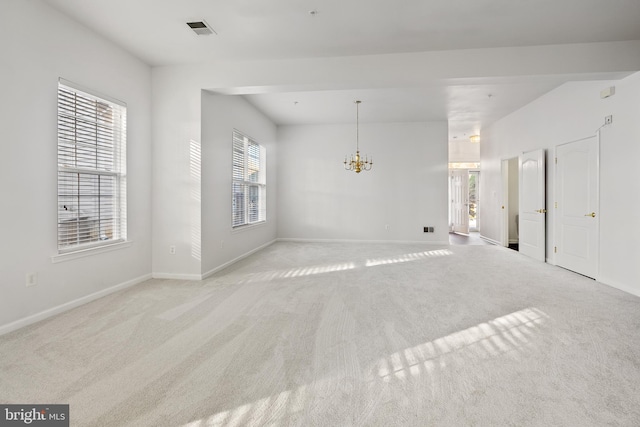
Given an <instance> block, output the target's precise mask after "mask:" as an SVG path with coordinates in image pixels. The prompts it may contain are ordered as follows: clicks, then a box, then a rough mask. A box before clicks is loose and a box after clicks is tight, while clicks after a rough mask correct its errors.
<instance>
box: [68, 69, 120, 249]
mask: <svg viewBox="0 0 640 427" xmlns="http://www.w3.org/2000/svg"><path fill="white" fill-rule="evenodd" d="M126 117H127V107H126V105H125V104H123V103H120V102H119V101H115V100H111V99H105V98H104V97H100V96H96V95H93V94H91V93H88V92H87V91H84V90H81V89H80V88H78V87H75V86H74V85H73V84H71V83H69V82H67V81H64V80H62V79H60V82H59V83H58V252H60V253H64V252H70V251H75V250H80V249H85V248H90V247H94V246H102V245H105V244H111V243H115V242H119V241H124V240H126V237H127V227H126V224H127V222H126V152H127V150H126V127H127V118H126Z"/></svg>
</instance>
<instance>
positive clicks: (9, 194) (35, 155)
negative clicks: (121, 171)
mask: <svg viewBox="0 0 640 427" xmlns="http://www.w3.org/2000/svg"><path fill="white" fill-rule="evenodd" d="M0 77H1V78H2V81H3V82H4V87H3V89H2V96H1V97H0V126H1V128H0V129H1V130H0V135H1V141H0V174H1V178H0V194H2V199H3V202H2V209H0V221H1V223H2V224H3V227H2V238H3V244H2V245H0V332H1V331H3V330H4V331H6V330H10V329H12V328H13V327H14V326H16V325H18V324H20V325H21V324H24V323H26V322H28V319H26V318H28V317H29V316H35V315H37V314H39V313H42V312H43V311H45V310H50V309H53V308H55V307H57V306H60V305H62V304H66V303H69V302H71V301H74V300H76V299H79V298H83V297H85V296H87V295H90V294H94V293H96V292H101V291H105V290H107V289H109V288H110V287H113V286H116V285H121V284H131V283H135V282H137V281H140V280H142V279H145V278H147V277H149V274H150V272H151V246H150V242H151V227H150V224H149V217H150V215H151V211H150V203H151V199H150V192H149V188H150V177H151V165H150V153H151V148H150V147H151V146H150V143H151V139H150V127H151V124H150V116H151V107H150V99H151V95H150V89H151V70H150V68H149V67H148V66H147V65H145V64H143V63H142V62H141V61H139V60H138V59H136V58H134V57H133V56H131V55H130V54H128V53H126V52H124V51H123V50H121V49H120V48H118V47H116V46H114V45H113V44H111V43H110V42H108V41H106V40H105V39H103V38H101V37H99V36H97V35H96V34H95V33H93V32H92V31H90V30H89V29H87V28H85V27H83V26H81V25H79V24H78V23H76V22H74V21H71V20H70V19H68V18H66V17H65V16H64V15H62V14H60V13H58V12H57V11H55V10H54V9H52V8H50V7H49V6H48V5H46V4H45V3H42V2H40V1H36V0H3V1H2V2H1V3H0ZM59 77H63V78H65V79H67V80H70V81H72V82H74V83H77V84H80V85H82V86H85V87H87V88H90V89H93V90H95V91H97V92H100V93H104V94H106V95H108V96H110V97H113V98H116V99H119V100H122V101H124V102H126V103H127V107H128V109H127V112H128V130H127V136H128V142H127V143H128V149H127V155H128V176H127V183H128V229H129V238H130V239H131V241H132V242H133V243H132V245H131V246H130V247H127V248H124V249H119V250H116V251H112V252H107V253H103V254H96V255H92V256H88V257H85V258H80V259H75V260H69V261H65V262H61V263H55V264H53V263H52V261H51V256H53V255H56V253H57V243H56V239H57V225H56V220H57V216H56V215H57V201H56V197H57V184H56V182H57V157H56V156H57V154H56V153H57V137H56V126H57V84H58V78H59ZM28 272H35V273H37V275H38V284H37V285H36V286H33V287H29V288H27V287H25V275H26V273H28ZM33 319H34V318H32V319H31V320H33ZM12 322H18V323H13V326H11V325H9V324H11V323H12ZM3 325H4V327H3Z"/></svg>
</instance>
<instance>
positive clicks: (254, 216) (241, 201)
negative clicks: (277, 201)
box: [231, 129, 267, 230]
mask: <svg viewBox="0 0 640 427" xmlns="http://www.w3.org/2000/svg"><path fill="white" fill-rule="evenodd" d="M231 145H232V146H231V228H232V229H233V230H240V229H243V228H246V227H251V226H255V225H259V224H262V223H265V222H266V221H267V173H266V163H267V162H266V148H265V147H264V146H263V145H261V144H259V143H258V142H257V141H256V140H255V139H253V138H251V137H249V136H247V135H246V134H245V133H243V132H241V131H239V130H237V129H234V130H233V135H232V144H231ZM252 198H256V199H257V205H256V203H252V202H251V199H252Z"/></svg>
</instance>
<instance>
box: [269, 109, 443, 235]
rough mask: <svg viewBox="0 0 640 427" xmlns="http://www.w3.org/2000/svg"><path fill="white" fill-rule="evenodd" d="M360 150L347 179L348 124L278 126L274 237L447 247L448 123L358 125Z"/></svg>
mask: <svg viewBox="0 0 640 427" xmlns="http://www.w3.org/2000/svg"><path fill="white" fill-rule="evenodd" d="M360 149H361V154H362V155H364V154H367V153H368V154H369V155H372V156H373V159H374V166H373V170H372V171H369V172H361V173H359V174H356V173H354V172H348V171H345V170H344V165H343V161H344V156H345V155H347V154H349V155H350V154H352V153H354V151H355V125H354V124H347V125H343V124H339V125H338V124H337V125H306V126H305V125H300V126H279V127H278V153H279V157H278V185H279V187H278V203H279V208H278V210H279V216H278V237H280V238H300V239H346V240H394V241H426V242H436V241H437V242H446V241H448V234H447V233H448V230H447V212H448V205H447V176H448V175H447V123H446V122H427V123H361V124H360ZM354 154H355V153H354ZM386 225H389V230H387V229H386V227H385V226H386ZM424 226H432V227H435V233H433V234H429V233H424V232H423V227H424Z"/></svg>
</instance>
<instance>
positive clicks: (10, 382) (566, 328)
mask: <svg viewBox="0 0 640 427" xmlns="http://www.w3.org/2000/svg"><path fill="white" fill-rule="evenodd" d="M0 403H68V404H70V413H71V421H72V423H71V425H74V426H120V425H123V426H124V425H127V426H176V427H182V426H192V427H205V426H220V427H222V426H225V427H236V426H267V425H268V426H404V425H406V426H572V427H573V426H639V425H640V298H637V297H634V296H632V295H629V294H626V293H623V292H621V291H618V290H615V289H613V288H610V287H607V286H604V285H602V284H599V283H597V282H595V281H593V280H590V279H587V278H584V277H582V276H579V275H576V274H573V273H571V272H568V271H565V270H563V269H560V268H557V267H553V266H550V265H547V264H543V263H538V262H535V261H532V260H529V259H527V258H526V257H524V256H522V255H520V254H518V253H517V252H514V251H511V250H508V249H505V248H500V247H496V246H442V247H435V246H426V245H401V244H395V245H381V244H340V243H322V244H321V243H290V242H280V243H276V244H274V245H272V246H269V247H268V248H266V249H265V250H263V251H261V252H259V253H257V254H255V255H253V256H251V257H249V258H247V259H245V260H243V261H241V262H239V263H237V264H235V265H234V266H233V267H231V268H229V269H227V270H225V271H223V272H221V273H219V274H217V275H215V276H214V277H211V278H210V279H208V280H205V281H202V282H187V281H175V280H150V281H148V282H145V283H143V284H141V285H138V286H136V287H134V288H130V289H128V290H125V291H122V292H118V293H116V294H112V295H110V296H107V297H105V298H102V299H100V300H97V301H94V302H92V303H89V304H87V305H84V306H82V307H79V308H77V309H74V310H72V311H69V312H67V313H64V314H62V315H59V316H56V317H54V318H51V319H48V320H46V321H43V322H40V323H38V324H35V325H32V326H29V327H26V328H23V329H21V330H19V331H16V332H14V333H11V334H8V335H5V336H2V337H0Z"/></svg>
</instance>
